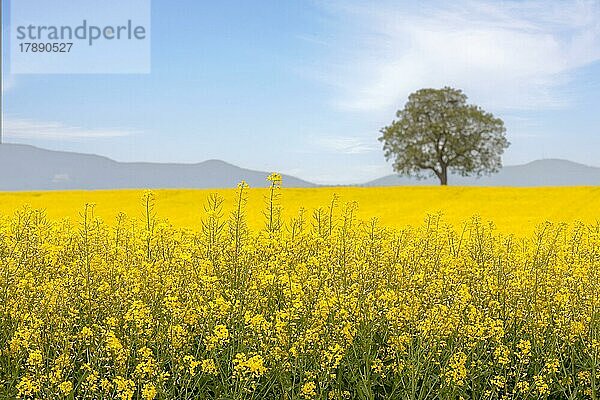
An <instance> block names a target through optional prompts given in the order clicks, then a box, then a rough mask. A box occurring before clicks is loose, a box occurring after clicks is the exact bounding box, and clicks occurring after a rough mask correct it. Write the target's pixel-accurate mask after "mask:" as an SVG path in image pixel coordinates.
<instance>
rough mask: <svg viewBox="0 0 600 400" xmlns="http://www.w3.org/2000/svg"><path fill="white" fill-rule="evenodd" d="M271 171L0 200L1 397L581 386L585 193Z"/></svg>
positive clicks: (592, 261)
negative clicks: (324, 183)
mask: <svg viewBox="0 0 600 400" xmlns="http://www.w3.org/2000/svg"><path fill="white" fill-rule="evenodd" d="M269 180H270V182H271V188H270V189H267V190H252V189H248V188H247V187H246V186H245V185H244V184H240V186H239V187H238V188H237V190H227V191H217V193H214V194H211V193H212V192H211V191H192V190H190V191H184V190H181V191H156V192H154V193H153V192H140V191H110V192H109V191H98V192H70V193H50V192H49V193H3V194H0V296H2V301H0V307H2V309H1V311H0V312H1V313H2V318H1V319H0V398H2V399H4V398H40V399H60V398H70V399H74V398H76V399H105V398H115V399H123V400H128V399H145V400H148V399H205V398H208V399H323V400H325V399H434V398H437V399H584V398H592V399H595V398H597V396H598V386H599V384H600V365H598V362H599V360H600V358H599V357H600V337H599V330H597V329H596V328H600V322H599V320H598V318H599V317H600V315H599V313H598V312H597V308H598V304H599V302H600V297H599V294H600V292H599V290H598V289H600V283H599V281H598V280H599V278H600V274H599V272H598V267H599V266H600V224H598V223H597V222H596V221H597V220H598V219H599V218H600V207H599V206H600V188H563V189H559V188H555V189H552V188H547V189H509V188H494V189H492V188H485V189H484V188H437V187H436V188H428V187H424V188H374V189H367V188H335V189H332V188H324V189H281V188H280V184H281V181H280V177H279V176H278V175H275V174H274V175H271V176H270V177H269ZM334 192H336V193H337V194H338V196H339V197H338V196H334V195H333V193H334ZM25 203H28V204H30V206H29V207H23V204H25ZM92 203H94V204H92ZM300 207H302V209H301V208H300ZM438 211H441V212H442V214H439V213H437V212H438ZM428 214H429V215H428ZM474 214H479V215H480V216H473V215H474ZM372 216H377V217H378V219H372V218H370V217H372ZM65 217H68V218H65ZM546 220H549V221H551V222H548V221H546ZM491 221H493V223H492V222H491ZM409 225H411V226H409Z"/></svg>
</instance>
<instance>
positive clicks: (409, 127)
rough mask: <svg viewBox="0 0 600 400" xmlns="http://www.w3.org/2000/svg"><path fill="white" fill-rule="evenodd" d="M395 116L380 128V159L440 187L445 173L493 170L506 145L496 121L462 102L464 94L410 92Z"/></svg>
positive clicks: (444, 182)
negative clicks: (430, 177) (436, 181)
mask: <svg viewBox="0 0 600 400" xmlns="http://www.w3.org/2000/svg"><path fill="white" fill-rule="evenodd" d="M396 117H397V118H398V119H397V120H395V121H393V122H392V124H391V125H390V126H386V127H385V128H383V129H381V133H382V136H381V137H380V138H379V140H380V141H381V142H383V151H384V153H385V158H386V159H387V160H393V162H394V170H395V171H396V172H398V173H399V174H401V175H407V176H415V177H417V178H419V179H422V178H424V177H425V176H426V175H432V174H434V175H435V176H437V177H438V178H439V180H440V184H441V185H447V184H448V172H449V171H450V172H453V173H456V174H459V175H461V176H468V175H476V176H481V175H483V174H491V173H493V172H498V169H499V168H500V167H501V166H502V161H501V155H502V153H503V152H504V149H506V148H507V147H508V146H509V145H510V143H509V142H508V140H506V136H505V132H506V129H505V128H504V123H503V122H502V120H501V119H499V118H495V117H494V116H493V115H492V114H490V113H488V112H485V111H484V110H482V109H481V108H480V107H478V106H475V105H471V104H467V96H466V95H465V94H464V93H463V92H462V91H461V90H458V89H453V88H450V87H445V88H443V89H421V90H418V91H416V92H415V93H412V94H411V95H410V96H409V97H408V102H407V103H406V105H405V106H404V109H403V110H399V111H398V112H397V113H396Z"/></svg>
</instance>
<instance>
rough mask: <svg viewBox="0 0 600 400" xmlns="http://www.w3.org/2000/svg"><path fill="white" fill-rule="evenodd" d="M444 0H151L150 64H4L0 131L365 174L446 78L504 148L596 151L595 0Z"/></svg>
mask: <svg viewBox="0 0 600 400" xmlns="http://www.w3.org/2000/svg"><path fill="white" fill-rule="evenodd" d="M449 3H450V2H445V1H440V2H418V6H417V5H416V2H399V1H395V2H385V1H382V2H375V1H356V0H349V1H320V0H315V1H309V0H307V1H299V0H296V1H293V0H292V1H284V2H283V1H259V2H246V1H220V2H208V1H206V2H205V1H197V0H180V1H177V2H173V1H166V0H160V1H158V0H157V1H153V2H152V26H151V38H152V42H151V49H152V50H151V51H152V65H151V73H150V74H137V75H136V74H129V75H119V74H106V75H98V74H79V75H18V74H11V73H10V71H6V70H5V71H4V74H3V90H2V96H3V103H4V110H3V121H4V127H5V131H4V132H5V141H8V142H15V143H27V144H32V145H37V146H41V147H46V148H51V149H59V150H72V151H81V152H90V153H97V154H101V155H105V156H108V157H111V158H114V159H116V160H120V161H140V160H143V161H159V162H198V161H203V160H206V159H211V158H218V159H222V160H225V161H228V162H231V163H233V164H237V165H240V166H242V167H247V168H253V169H261V170H268V171H271V170H276V171H280V172H285V173H290V174H293V175H296V176H299V177H301V178H304V179H308V180H312V181H315V182H319V183H351V182H361V181H365V180H368V179H372V178H377V177H379V176H382V175H385V174H388V173H391V172H392V169H391V166H390V164H388V163H386V161H385V160H384V158H383V154H382V151H381V145H380V143H379V142H378V141H377V137H378V136H379V129H380V128H381V127H383V126H385V125H387V124H388V123H389V122H391V120H392V119H393V117H394V113H395V111H396V110H397V109H398V108H402V106H403V105H404V103H405V101H406V97H407V96H408V94H409V93H410V92H412V91H414V90H416V89H419V88H422V87H441V86H445V85H450V86H454V87H458V88H462V89H463V90H464V91H465V93H466V94H467V95H468V96H469V99H470V101H471V102H473V103H476V104H479V105H481V106H482V107H483V108H485V109H486V110H488V111H491V112H493V113H494V114H495V115H496V116H498V117H500V118H502V119H503V120H504V121H505V123H506V126H507V133H508V136H509V140H510V141H511V142H512V146H511V147H510V148H509V149H508V150H507V152H506V153H505V157H504V163H505V164H509V165H510V164H520V163H525V162H528V161H531V160H535V159H539V158H566V159H570V160H573V161H578V162H581V163H585V164H589V165H596V166H600V157H599V150H598V149H600V112H599V111H598V110H600V107H599V106H598V104H600V1H502V2H500V1H463V0H459V1H457V2H452V4H451V5H450V4H449ZM2 5H3V9H6V8H5V7H6V6H7V5H8V0H2ZM2 18H3V21H2V23H3V30H4V37H6V36H7V32H8V29H9V27H8V22H9V20H8V15H7V13H3V15H2ZM2 48H3V54H2V57H3V61H4V65H7V64H8V46H4V44H3V46H2Z"/></svg>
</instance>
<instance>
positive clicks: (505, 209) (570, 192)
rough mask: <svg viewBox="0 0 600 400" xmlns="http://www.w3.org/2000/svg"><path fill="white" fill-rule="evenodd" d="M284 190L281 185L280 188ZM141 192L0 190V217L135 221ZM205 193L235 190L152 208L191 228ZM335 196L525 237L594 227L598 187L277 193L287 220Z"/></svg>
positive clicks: (253, 192)
mask: <svg viewBox="0 0 600 400" xmlns="http://www.w3.org/2000/svg"><path fill="white" fill-rule="evenodd" d="M284 184H285V182H284ZM143 192H144V191H143V190H111V191H105V190H98V191H71V192H0V214H9V215H10V214H12V213H13V212H15V211H16V210H18V209H20V208H21V207H23V205H25V204H28V205H30V206H31V207H32V208H43V209H45V210H46V215H47V216H48V218H50V219H52V220H57V219H61V218H64V217H69V218H71V220H72V221H77V220H78V218H79V213H80V211H81V208H82V206H83V205H84V204H85V203H94V204H95V205H96V207H95V214H96V215H97V216H100V217H102V218H103V219H104V220H105V221H106V222H107V223H111V222H112V221H114V219H115V217H116V216H117V215H118V214H119V213H121V212H123V213H125V214H127V215H128V216H129V217H133V218H138V217H139V216H140V212H141V211H140V207H139V199H140V197H141V196H142V194H143ZM213 192H217V193H219V194H220V195H221V196H222V197H223V199H224V207H225V208H227V209H229V208H231V206H232V204H233V202H234V197H235V190H233V189H220V190H155V191H154V193H155V196H156V199H157V204H156V210H157V212H158V213H159V215H160V216H161V218H167V219H168V220H169V222H170V223H172V224H173V225H175V226H177V227H187V228H191V229H197V228H198V227H199V225H200V219H201V217H202V207H203V204H204V202H205V200H206V197H207V196H208V195H209V194H210V193H213ZM265 194H266V189H253V188H250V189H249V190H248V207H247V218H248V224H249V226H250V227H251V228H252V229H258V228H262V227H263V223H264V219H263V215H262V210H263V205H264V197H265ZM334 194H337V195H338V196H339V203H340V204H343V203H346V202H351V201H354V202H357V203H358V211H357V216H358V218H361V219H370V218H372V217H377V218H379V221H380V222H381V223H382V224H384V225H386V226H388V227H393V228H402V227H405V226H406V225H412V226H417V225H420V224H421V223H422V222H423V220H424V219H425V217H426V216H427V214H435V213H438V212H442V213H443V214H444V220H445V221H446V222H448V223H451V224H453V225H456V226H459V225H460V224H461V223H462V222H464V221H465V220H467V219H469V218H471V217H472V216H473V215H474V214H478V215H480V216H481V217H482V218H483V219H485V220H488V221H493V222H494V224H495V225H496V226H497V228H498V229H499V230H500V231H504V232H510V233H515V234H531V233H532V232H533V230H534V229H535V227H536V226H537V225H539V224H540V223H542V222H544V221H553V222H569V223H570V222H573V221H575V220H578V221H582V222H586V223H594V222H596V220H598V219H600V187H575V188H573V187H562V188H478V187H452V186H450V187H439V186H434V187H381V188H361V187H333V188H331V187H325V188H314V189H295V188H285V189H283V193H282V198H281V203H282V205H283V217H284V218H290V217H292V216H294V215H295V214H296V213H297V212H298V209H300V208H301V207H304V208H305V209H306V210H309V211H310V210H313V209H315V208H318V207H324V206H326V205H327V204H328V203H329V201H330V200H331V197H332V196H333V195H334Z"/></svg>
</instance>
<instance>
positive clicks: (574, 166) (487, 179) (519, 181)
mask: <svg viewBox="0 0 600 400" xmlns="http://www.w3.org/2000/svg"><path fill="white" fill-rule="evenodd" d="M448 183H449V184H450V185H454V186H598V185H600V168H597V167H589V166H587V165H583V164H578V163H574V162H572V161H567V160H557V159H544V160H537V161H532V162H530V163H527V164H523V165H513V166H506V167H503V168H502V169H501V170H500V172H498V173H497V174H493V175H491V176H482V177H480V178H475V177H462V176H456V175H451V176H450V177H449V178H448ZM437 184H439V181H438V180H437V179H434V178H428V179H425V180H421V181H419V180H417V179H414V178H406V177H400V176H398V175H387V176H384V177H383V178H379V179H375V180H373V181H370V182H367V183H365V186H406V185H437Z"/></svg>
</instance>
